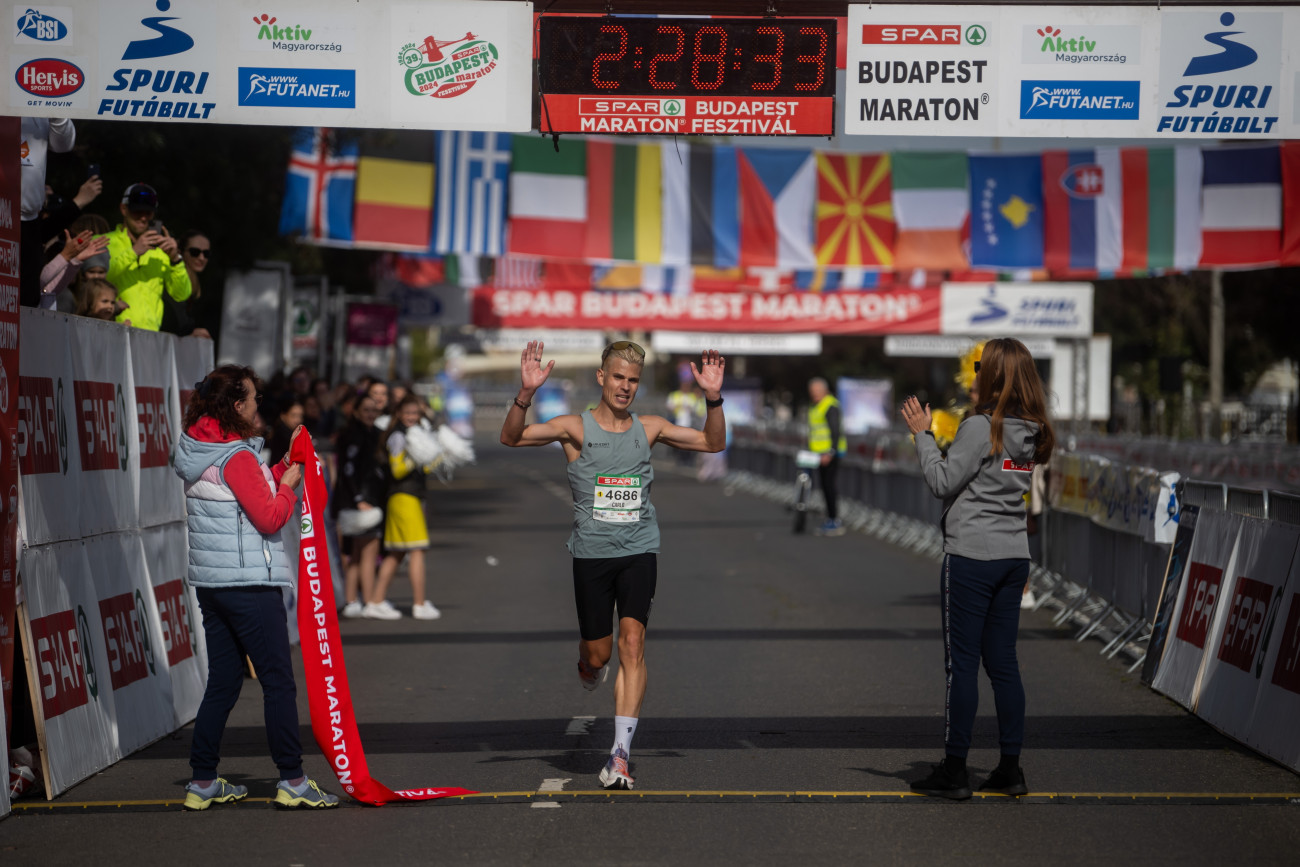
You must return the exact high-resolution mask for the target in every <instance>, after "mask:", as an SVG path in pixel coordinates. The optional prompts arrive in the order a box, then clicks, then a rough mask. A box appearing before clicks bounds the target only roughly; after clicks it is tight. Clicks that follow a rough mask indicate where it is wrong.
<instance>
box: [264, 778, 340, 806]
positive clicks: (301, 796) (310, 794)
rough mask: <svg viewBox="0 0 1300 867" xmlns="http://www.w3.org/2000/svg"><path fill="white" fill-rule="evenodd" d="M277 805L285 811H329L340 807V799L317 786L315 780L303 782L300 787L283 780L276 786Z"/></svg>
mask: <svg viewBox="0 0 1300 867" xmlns="http://www.w3.org/2000/svg"><path fill="white" fill-rule="evenodd" d="M275 805H276V806H277V807H279V808H281V809H285V810H297V809H307V810H327V809H329V808H330V807H337V806H338V805H339V797H338V795H331V794H330V793H329V792H327V791H325V790H324V789H322V788H321V787H320V786H318V785H316V781H315V780H303V781H302V785H299V786H292V785H290V784H289V783H288V782H287V781H285V780H281V781H280V782H279V783H277V784H276V786H275Z"/></svg>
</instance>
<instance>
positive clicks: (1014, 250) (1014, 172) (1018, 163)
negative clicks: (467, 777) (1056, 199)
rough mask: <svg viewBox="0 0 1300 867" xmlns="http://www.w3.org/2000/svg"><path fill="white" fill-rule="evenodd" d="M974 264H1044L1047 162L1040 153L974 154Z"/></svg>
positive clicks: (971, 216)
mask: <svg viewBox="0 0 1300 867" xmlns="http://www.w3.org/2000/svg"><path fill="white" fill-rule="evenodd" d="M970 196H971V201H970V222H971V226H970V247H971V251H970V262H971V267H973V268H1000V269H1011V268H1041V267H1043V163H1042V159H1041V158H1040V157H1039V155H1038V154H1028V155H1024V156H1019V155H1017V156H978V157H977V156H973V157H971V158H970Z"/></svg>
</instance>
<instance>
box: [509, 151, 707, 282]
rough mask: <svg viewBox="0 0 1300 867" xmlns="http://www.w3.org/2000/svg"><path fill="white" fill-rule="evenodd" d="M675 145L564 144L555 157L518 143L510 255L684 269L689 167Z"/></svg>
mask: <svg viewBox="0 0 1300 867" xmlns="http://www.w3.org/2000/svg"><path fill="white" fill-rule="evenodd" d="M672 145H673V143H671V142H669V143H662V144H624V143H615V142H611V141H607V140H598V139H589V140H585V141H584V140H573V139H568V140H566V141H562V142H561V143H560V150H559V152H558V153H557V152H556V150H555V147H554V145H553V144H552V143H551V141H550V140H549V139H541V138H523V137H520V136H516V137H515V138H514V140H513V143H512V156H511V159H512V160H513V162H512V169H511V174H510V238H509V241H508V248H509V251H510V253H511V254H512V255H518V256H537V257H540V258H544V259H586V260H589V261H598V262H640V263H642V264H647V265H686V264H688V263H689V261H690V232H691V223H690V186H689V171H688V166H689V163H690V161H689V159H687V158H686V155H679V154H678V153H677V150H676V148H675V147H673V146H672ZM682 149H683V150H685V147H684V146H683V148H682Z"/></svg>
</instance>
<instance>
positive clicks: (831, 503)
mask: <svg viewBox="0 0 1300 867" xmlns="http://www.w3.org/2000/svg"><path fill="white" fill-rule="evenodd" d="M839 473H840V456H839V455H838V454H833V455H831V459H830V463H825V464H822V465H821V466H820V467H818V468H817V479H818V481H820V482H821V486H822V494H823V495H824V496H825V497H826V517H827V519H829V520H831V521H835V520H838V519H839V514H840V508H839V506H840V503H839V500H840V489H839V483H838V482H837V479H838V478H839Z"/></svg>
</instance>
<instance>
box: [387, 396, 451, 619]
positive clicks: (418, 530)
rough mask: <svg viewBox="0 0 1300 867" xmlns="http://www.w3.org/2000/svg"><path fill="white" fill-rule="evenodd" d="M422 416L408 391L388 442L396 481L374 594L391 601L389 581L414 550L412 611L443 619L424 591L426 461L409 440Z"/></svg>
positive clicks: (390, 492)
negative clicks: (418, 455) (417, 455)
mask: <svg viewBox="0 0 1300 867" xmlns="http://www.w3.org/2000/svg"><path fill="white" fill-rule="evenodd" d="M421 420H422V414H421V412H420V399H419V398H418V397H416V396H415V395H413V394H409V393H408V394H407V395H406V396H405V397H403V398H402V399H401V401H399V402H398V404H397V407H396V408H395V409H394V411H393V418H392V421H391V422H390V423H389V425H388V436H387V437H386V438H385V442H384V444H385V446H386V449H387V451H388V472H389V475H390V478H391V479H392V481H391V482H390V484H389V486H388V506H387V508H386V509H385V513H384V551H385V554H384V561H383V562H382V563H381V564H380V565H379V580H378V581H377V582H376V584H375V596H374V598H375V599H376V600H380V601H381V603H382V602H387V599H386V597H387V595H388V585H389V584H390V583H391V582H392V580H393V575H394V574H396V572H397V566H398V564H399V563H401V562H402V558H403V557H405V556H406V555H407V554H410V555H411V560H410V570H409V571H410V574H411V596H412V598H413V600H414V603H415V604H414V607H413V608H412V609H411V616H412V617H414V618H415V619H416V620H437V619H438V618H439V617H441V616H442V612H441V611H439V610H438V609H437V608H435V607H434V605H433V603H432V602H430V601H429V600H428V599H426V598H425V596H424V578H425V576H424V552H425V551H426V550H428V548H429V528H428V525H427V524H426V522H425V519H424V489H425V470H424V467H423V466H422V463H424V462H422V461H417V460H415V459H414V458H412V456H411V454H410V453H409V452H412V451H415V448H413V447H412V446H411V444H410V443H409V442H408V437H409V436H411V434H410V432H411V431H412V430H413V429H419V428H420V422H421ZM420 433H423V431H420ZM427 436H430V437H431V435H427ZM421 457H427V456H424V455H421Z"/></svg>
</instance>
